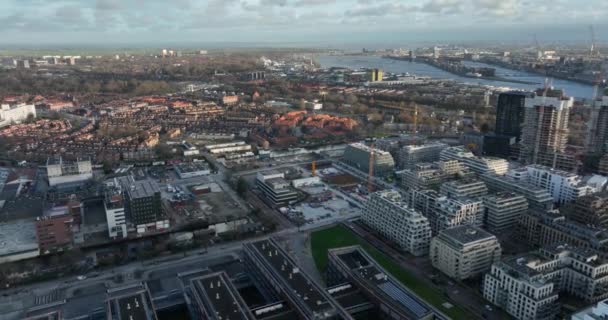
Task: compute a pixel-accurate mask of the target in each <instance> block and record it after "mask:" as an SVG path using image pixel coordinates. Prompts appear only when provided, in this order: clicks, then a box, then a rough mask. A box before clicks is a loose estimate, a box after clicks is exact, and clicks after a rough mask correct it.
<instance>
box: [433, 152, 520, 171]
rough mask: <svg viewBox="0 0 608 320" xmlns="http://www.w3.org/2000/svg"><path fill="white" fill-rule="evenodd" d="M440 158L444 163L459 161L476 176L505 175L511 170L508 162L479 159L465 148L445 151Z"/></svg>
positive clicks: (490, 158)
mask: <svg viewBox="0 0 608 320" xmlns="http://www.w3.org/2000/svg"><path fill="white" fill-rule="evenodd" d="M439 158H440V159H441V160H442V161H448V160H457V161H459V162H460V163H462V164H463V165H465V166H467V167H468V168H469V169H471V171H473V172H475V173H476V174H485V173H495V174H505V173H507V171H508V170H509V162H508V161H507V160H505V159H500V158H493V157H478V156H475V155H474V154H473V153H472V152H470V151H468V150H467V149H466V148H465V147H464V146H458V147H449V148H446V149H443V150H442V151H441V153H440V156H439Z"/></svg>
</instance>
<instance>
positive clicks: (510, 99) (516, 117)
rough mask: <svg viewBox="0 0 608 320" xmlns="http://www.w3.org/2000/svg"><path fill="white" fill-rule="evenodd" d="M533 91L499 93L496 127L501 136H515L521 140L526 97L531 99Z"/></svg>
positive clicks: (497, 133)
mask: <svg viewBox="0 0 608 320" xmlns="http://www.w3.org/2000/svg"><path fill="white" fill-rule="evenodd" d="M532 97H533V93H531V92H522V91H511V92H503V93H501V94H499V95H498V101H497V103H496V128H495V130H494V132H495V133H496V135H499V136H509V137H515V139H516V141H517V142H519V141H520V139H521V134H522V129H523V128H522V124H523V123H524V119H525V110H526V108H525V106H526V99H531V98H532Z"/></svg>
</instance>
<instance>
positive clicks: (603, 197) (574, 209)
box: [566, 192, 608, 228]
mask: <svg viewBox="0 0 608 320" xmlns="http://www.w3.org/2000/svg"><path fill="white" fill-rule="evenodd" d="M566 211H567V213H568V217H569V218H570V219H572V220H574V221H576V222H579V223H582V224H586V225H592V226H595V227H601V228H608V192H602V193H596V194H590V195H587V196H584V197H580V198H578V199H576V202H575V203H574V205H573V206H571V207H570V208H568V210H566Z"/></svg>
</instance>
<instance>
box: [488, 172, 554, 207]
mask: <svg viewBox="0 0 608 320" xmlns="http://www.w3.org/2000/svg"><path fill="white" fill-rule="evenodd" d="M479 178H480V179H481V180H482V181H483V182H485V183H486V186H488V189H489V190H490V191H491V192H499V191H505V192H513V193H517V194H521V195H523V196H524V197H525V198H526V200H528V205H529V207H530V208H532V209H538V210H551V209H552V208H553V197H552V196H551V194H550V193H549V191H548V190H546V189H543V188H540V187H537V186H534V185H532V184H530V183H528V182H526V181H521V180H517V179H515V178H513V177H509V176H499V175H496V174H492V173H488V174H484V175H481V176H480V177H479Z"/></svg>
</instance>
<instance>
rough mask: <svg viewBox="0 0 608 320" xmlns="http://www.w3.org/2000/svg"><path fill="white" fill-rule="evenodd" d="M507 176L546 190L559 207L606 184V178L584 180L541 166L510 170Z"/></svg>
mask: <svg viewBox="0 0 608 320" xmlns="http://www.w3.org/2000/svg"><path fill="white" fill-rule="evenodd" d="M507 175H508V176H510V177H513V178H514V179H516V180H519V181H524V182H526V183H529V184H531V185H533V186H535V187H538V188H543V189H545V190H548V191H549V193H550V194H551V196H552V197H553V202H555V203H556V204H559V205H563V204H566V203H570V202H574V201H575V200H576V199H578V198H580V197H582V196H585V195H588V194H592V193H596V192H600V191H602V190H604V188H605V187H606V185H607V184H608V178H606V177H603V176H599V175H597V176H593V177H590V178H587V179H584V178H583V177H582V176H579V175H577V174H575V173H572V172H566V171H562V170H555V169H551V168H549V167H545V166H542V165H529V166H526V167H524V168H519V169H515V170H511V171H509V172H508V174H507Z"/></svg>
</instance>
